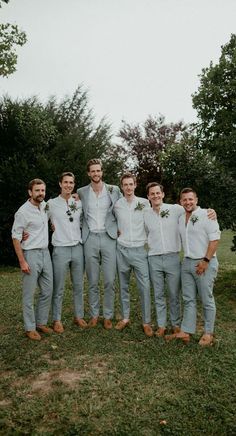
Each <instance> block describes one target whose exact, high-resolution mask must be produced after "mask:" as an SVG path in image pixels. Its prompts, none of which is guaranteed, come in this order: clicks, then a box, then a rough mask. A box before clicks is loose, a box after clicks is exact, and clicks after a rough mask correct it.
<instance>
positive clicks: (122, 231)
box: [114, 197, 150, 247]
mask: <svg viewBox="0 0 236 436" xmlns="http://www.w3.org/2000/svg"><path fill="white" fill-rule="evenodd" d="M149 208H150V205H149V201H148V200H147V199H145V198H139V197H134V198H133V200H132V201H131V202H128V201H127V200H126V198H125V197H123V198H120V199H119V200H118V201H117V202H116V203H115V206H114V213H115V216H116V219H117V224H118V231H119V237H118V239H117V241H118V242H119V244H121V245H123V246H125V247H141V246H143V245H144V244H145V243H146V242H147V235H146V231H145V227H144V211H145V210H146V209H149Z"/></svg>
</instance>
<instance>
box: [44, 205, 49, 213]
mask: <svg viewBox="0 0 236 436" xmlns="http://www.w3.org/2000/svg"><path fill="white" fill-rule="evenodd" d="M48 211H49V204H48V203H46V205H45V207H44V212H45V213H47V212H48Z"/></svg>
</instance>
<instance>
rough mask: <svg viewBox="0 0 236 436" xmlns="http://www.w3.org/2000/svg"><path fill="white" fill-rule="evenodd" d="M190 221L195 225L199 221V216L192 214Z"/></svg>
mask: <svg viewBox="0 0 236 436" xmlns="http://www.w3.org/2000/svg"><path fill="white" fill-rule="evenodd" d="M190 221H191V222H192V224H193V226H194V224H195V223H196V222H197V221H198V216H196V215H192V216H191V218H190Z"/></svg>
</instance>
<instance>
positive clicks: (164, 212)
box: [160, 209, 170, 218]
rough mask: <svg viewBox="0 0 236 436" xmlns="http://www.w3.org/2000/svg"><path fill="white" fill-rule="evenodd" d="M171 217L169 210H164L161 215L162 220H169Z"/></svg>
mask: <svg viewBox="0 0 236 436" xmlns="http://www.w3.org/2000/svg"><path fill="white" fill-rule="evenodd" d="M169 215H170V211H169V209H165V210H162V211H161V213H160V216H161V218H168V216H169Z"/></svg>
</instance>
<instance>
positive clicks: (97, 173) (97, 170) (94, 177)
mask: <svg viewBox="0 0 236 436" xmlns="http://www.w3.org/2000/svg"><path fill="white" fill-rule="evenodd" d="M88 176H89V178H90V180H91V181H92V182H93V183H99V182H101V180H102V169H101V165H99V164H94V165H91V166H90V168H89V171H88Z"/></svg>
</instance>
